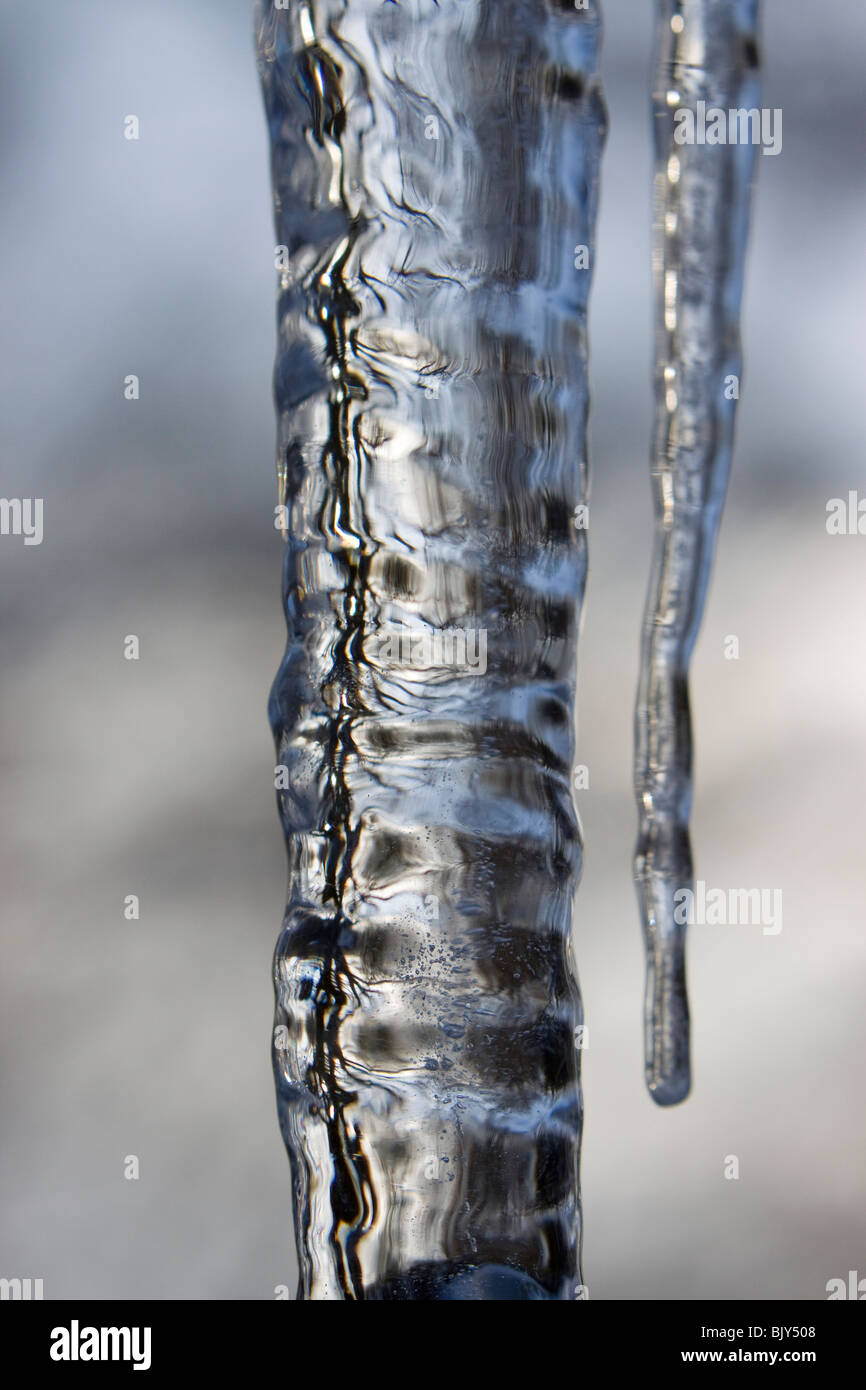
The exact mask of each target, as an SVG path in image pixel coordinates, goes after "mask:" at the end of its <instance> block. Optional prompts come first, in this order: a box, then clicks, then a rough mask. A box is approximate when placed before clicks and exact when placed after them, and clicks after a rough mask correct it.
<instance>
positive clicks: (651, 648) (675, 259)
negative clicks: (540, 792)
mask: <svg viewBox="0 0 866 1390" xmlns="http://www.w3.org/2000/svg"><path fill="white" fill-rule="evenodd" d="M757 8H758V6H757V0H659V5H658V28H657V51H656V65H655V74H654V82H653V114H654V139H655V154H656V172H655V195H654V204H653V220H654V246H653V276H654V281H655V298H656V331H655V344H656V364H655V386H656V401H657V411H656V430H655V441H654V448H653V463H652V478H653V492H654V503H655V516H656V523H655V544H654V553H653V564H652V574H651V578H650V586H649V595H648V600H647V609H646V618H645V622H644V634H643V644H642V657H641V676H640V688H639V692H638V703H637V717H636V751H635V790H636V794H637V800H638V811H639V833H638V845H637V856H636V876H637V884H638V895H639V898H640V904H641V912H642V919H643V924H644V933H645V940H646V951H647V989H646V1038H645V1053H646V1077H647V1085H648V1087H649V1089H650V1092H651V1094H652V1095H653V1097H654V1099H655V1100H657V1101H658V1102H659V1103H660V1104H662V1105H668V1104H672V1103H674V1102H676V1101H678V1100H682V1098H683V1097H684V1096H685V1095H686V1094H687V1092H688V1090H689V1085H690V1062H689V1012H688V1000H687V996H686V984H685V954H684V953H685V930H686V929H685V927H684V926H680V925H678V924H677V923H676V922H675V920H674V894H675V893H676V891H677V889H679V888H688V887H691V886H692V858H691V848H690V844H689V831H688V821H689V812H690V806H691V796H692V768H691V764H692V742H691V726H690V717H689V701H688V687H687V680H688V665H689V660H690V657H691V654H692V649H693V647H694V643H695V638H696V636H697V631H698V627H699V624H700V620H701V614H702V611H703V606H704V601H705V597H706V591H707V584H708V581H709V575H710V566H711V563H712V557H713V548H714V545H715V539H716V533H717V530H718V525H719V518H720V514H721V509H722V504H723V502H724V497H725V490H726V487H727V480H728V470H729V467H730V462H731V448H732V442H733V428H734V413H735V410H736V394H735V392H736V391H737V390H738V388H737V387H735V386H734V385H733V383H732V381H731V378H734V377H736V378H737V380H738V381H739V377H740V371H741V367H740V348H739V312H740V300H741V295H742V283H743V260H744V255H745V246H746V235H747V220H748V210H749V192H750V183H751V179H752V175H753V171H754V163H755V154H756V146H755V145H754V144H751V143H736V142H735V143H730V142H727V143H723V144H697V143H694V144H688V143H682V144H681V143H677V141H676V139H675V130H676V112H677V111H679V110H683V109H688V110H691V111H692V112H693V113H695V115H696V116H697V115H698V114H699V113H698V102H700V101H703V102H705V103H706V109H709V108H720V109H721V110H723V111H725V112H728V111H730V110H732V109H733V110H737V109H738V108H756V107H757V105H758V101H759V86H758V78H757V69H758V49H757V41H756V37H755V25H756V18H757ZM681 128H684V127H681ZM697 129H698V126H697V122H696V125H695V131H696V132H697Z"/></svg>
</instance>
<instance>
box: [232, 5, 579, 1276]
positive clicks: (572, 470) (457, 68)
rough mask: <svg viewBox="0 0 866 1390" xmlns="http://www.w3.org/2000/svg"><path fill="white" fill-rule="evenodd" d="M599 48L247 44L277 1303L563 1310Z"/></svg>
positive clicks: (385, 9) (419, 42)
mask: <svg viewBox="0 0 866 1390" xmlns="http://www.w3.org/2000/svg"><path fill="white" fill-rule="evenodd" d="M599 40H600V22H599V14H598V8H597V5H596V4H595V3H594V0H590V3H589V4H588V5H587V7H586V8H578V7H577V6H575V4H574V3H573V0H405V2H402V0H401V3H382V0H315V3H291V4H290V5H289V7H288V8H287V9H283V8H279V9H278V8H277V7H276V6H275V5H274V4H273V3H271V2H270V0H268V3H261V4H260V6H259V10H258V16H257V42H258V53H259V65H260V71H261V76H262V82H263V87H264V94H265V105H266V111H267V117H268V122H269V128H270V135H271V148H272V167H273V181H274V193H275V203H276V229H277V242H278V244H279V246H280V247H281V248H284V249H283V250H282V251H281V252H280V257H281V259H280V261H279V264H280V267H281V281H280V294H279V307H278V335H279V343H278V356H277V364H276V372H275V394H276V402H277V411H278V451H279V474H280V489H281V502H282V503H283V504H284V507H285V520H286V551H285V568H284V601H285V610H286V618H287V624H288V644H287V648H286V654H285V658H284V660H283V663H282V665H281V667H280V670H279V673H278V675H277V678H276V681H275V683H274V687H273V691H272V697H271V719H272V724H273V728H274V733H275V738H276V744H277V757H278V773H277V786H278V799H279V805H280V813H281V817H282V821H283V826H284V829H285V834H286V843H287V847H288V857H289V888H288V902H287V907H286V914H285V919H284V923H283V929H282V933H281V935H280V938H279V941H278V944H277V949H276V954H275V979H276V993H277V1012H276V1028H275V1035H274V1036H275V1046H274V1062H275V1072H276V1078H277V1090H278V1098H279V1107H280V1116H281V1124H282V1128H283V1133H284V1136H285V1139H286V1144H287V1147H288V1151H289V1155H290V1160H291V1167H292V1177H293V1194H294V1208H295V1223H296V1235H297V1243H298V1250H299V1257H300V1268H301V1277H300V1289H299V1297H301V1298H308V1299H365V1298H369V1299H431V1298H432V1299H468V1298H485V1299H497V1298H509V1299H515V1298H518V1299H523V1298H526V1299H569V1298H573V1297H575V1296H576V1295H577V1293H578V1288H579V1284H580V1267H579V1254H580V1209H579V1189H578V1160H579V1146H580V1132H581V1096H580V1078H579V1061H578V1056H579V1054H578V1051H577V1049H576V1045H575V1038H576V1032H577V1029H578V1028H579V1025H580V1017H581V1015H580V1003H579V997H578V993H577V986H576V982H575V981H574V979H573V976H572V974H571V971H570V967H569V963H568V951H567V944H568V936H569V931H570V926H571V913H572V898H573V894H574V890H575V887H576V884H577V881H578V877H579V872H580V864H581V838H580V829H579V824H578V820H577V815H576V812H575V807H574V803H573V797H572V785H571V784H572V765H573V754H574V697H575V681H576V642H577V632H578V625H579V619H580V609H581V602H582V597H583V590H584V581H585V573H586V532H585V503H586V420H587V408H588V400H587V342H586V308H587V296H588V292H589V282H590V276H591V270H592V263H593V255H594V244H593V232H594V223H595V210H596V201H597V182H598V165H599V159H600V154H601V147H602V143H603V137H604V108H603V103H602V98H601V94H600V90H599V85H598V79H597V57H598V47H599Z"/></svg>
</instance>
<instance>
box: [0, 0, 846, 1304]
mask: <svg viewBox="0 0 866 1390" xmlns="http://www.w3.org/2000/svg"><path fill="white" fill-rule="evenodd" d="M30 8H31V7H29V6H27V5H25V4H21V3H18V4H13V3H3V4H2V5H0V54H2V57H0V93H2V96H0V107H2V110H0V116H2V119H0V132H2V134H0V159H2V173H0V181H2V187H3V193H4V197H3V205H4V228H3V233H2V256H0V302H2V305H3V330H2V372H0V376H2V386H0V389H2V409H0V430H2V435H0V440H2V453H0V492H2V495H3V496H6V497H14V496H18V497H20V496H24V497H30V496H41V497H44V498H45V538H44V542H43V544H42V545H41V546H32V547H25V546H24V545H23V543H22V540H21V538H20V537H19V538H14V537H5V538H3V539H2V541H0V576H2V578H0V609H2V614H0V618H2V633H3V661H2V667H0V681H2V693H0V701H2V704H0V708H2V726H0V727H2V735H0V737H2V744H0V752H2V798H0V813H2V826H0V844H2V904H3V908H2V1035H3V1039H2V1041H3V1061H2V1094H0V1114H2V1134H3V1139H2V1146H0V1155H2V1157H0V1165H2V1166H0V1274H2V1275H3V1276H6V1277H14V1276H17V1277H22V1278H23V1277H33V1278H36V1277H41V1278H43V1279H44V1281H45V1296H46V1297H47V1298H60V1297H69V1296H84V1297H92V1298H109V1297H121V1298H137V1297H157V1298H192V1297H206V1298H251V1299H257V1298H265V1299H267V1298H272V1297H273V1296H274V1288H275V1286H276V1285H278V1284H284V1283H287V1284H289V1285H290V1287H291V1289H292V1291H294V1282H295V1269H294V1254H293V1250H292V1232H291V1222H290V1207H289V1185H288V1166H287V1162H286V1159H285V1155H284V1151H283V1148H282V1143H281V1140H280V1136H279V1133H278V1129H277V1123H276V1115H275V1105H274V1100H273V1088H272V1081H271V1070H270V1060H269V1040H270V1029H271V1008H272V1000H271V983H270V956H271V950H272V946H273V942H274V940H275V937H276V933H277V929H278V926H279V922H280V916H281V910H282V900H283V891H284V878H285V871H284V855H283V846H282V840H281V836H280V832H279V828H278V823H277V816H276V811H275V806H274V793H273V790H272V782H273V762H274V759H273V752H272V746H271V739H270V732H269V730H268V727H267V721H266V713H265V701H266V697H267V692H268V688H269V685H270V682H271V680H272V677H273V674H274V672H275V670H276V666H277V663H278V661H279V658H280V654H281V650H282V645H283V622H282V616H281V611H280V602H279V579H280V555H281V543H280V540H279V537H278V535H277V533H276V532H275V531H273V529H272V509H273V505H274V502H275V500H276V499H275V482H274V464H273V438H274V424H273V411H272V405H271V393H270V392H271V363H272V355H273V350H274V340H275V332H274V294H275V278H276V277H275V272H274V269H273V241H274V237H273V232H272V227H271V201H270V191H269V183H268V151H267V144H266V132H265V125H264V119H263V115H262V110H261V102H260V96H259V89H258V81H257V75H256V70H255V64H254V56H253V46H252V37H251V34H252V21H251V12H250V6H249V5H248V4H247V3H246V0H219V2H218V0H207V3H205V0H186V2H185V3H184V4H182V5H181V4H180V3H177V0H175V3H169V0H149V2H148V4H147V5H118V4H116V3H113V2H112V0H87V3H82V4H78V5H75V6H72V7H68V6H61V7H60V8H59V9H53V10H52V11H51V12H50V13H48V14H47V15H46V16H45V17H44V18H43V20H42V21H41V22H40V24H39V25H38V26H34V24H33V15H32V13H30ZM764 11H765V21H764V59H765V87H764V98H763V100H764V104H765V105H768V106H771V107H782V108H783V111H784V127H783V129H784V147H783V152H782V154H781V156H780V157H778V158H775V159H774V158H760V157H759V159H758V164H759V166H760V167H759V171H758V172H759V182H758V189H757V197H756V201H755V206H754V224H753V225H754V232H753V241H752V247H751V256H750V262H749V267H748V275H747V282H746V305H745V314H744V342H745V350H746V376H745V385H744V397H743V400H742V403H741V413H740V421H739V435H738V447H737V454H736V459H735V467H734V476H733V481H732V486H731V491H730V497H729V505H728V508H727V511H726V515H725V521H724V526H723V533H722V539H721V545H720V550H719V555H718V562H717V566H716V571H715V578H714V582H713V587H712V590H711V596H710V603H709V608H708V612H707V616H706V621H705V625H704V629H703V633H702V637H701V641H700V644H699V648H698V653H697V657H696V661H695V672H694V681H693V712H694V719H695V729H696V747H697V767H696V772H697V781H696V796H695V817H694V848H695V853H696V865H697V874H698V877H700V878H703V879H704V880H705V881H706V882H707V883H709V884H710V885H729V884H731V885H733V884H737V885H742V886H744V887H745V886H759V885H760V886H764V887H771V886H772V887H775V886H778V887H781V888H782V889H783V892H784V928H783V931H782V932H781V934H780V935H778V936H763V935H762V934H761V932H760V929H759V928H756V927H754V926H743V927H727V928H715V929H713V928H710V927H705V928H696V929H695V930H694V931H693V935H692V947H691V955H690V979H691V992H692V1005H693V1013H694V1068H695V1089H694V1094H693V1096H692V1098H691V1099H690V1100H689V1101H688V1102H687V1104H685V1105H684V1106H682V1107H681V1108H679V1109H676V1110H674V1111H667V1112H663V1111H659V1110H657V1109H656V1108H655V1107H654V1106H653V1105H652V1103H651V1102H650V1101H649V1099H648V1098H647V1096H646V1094H645V1093H644V1089H643V1076H642V1059H641V1009H642V988H643V984H642V976H643V953H642V945H641V941H640V934H639V928H638V919H637V912H636V906H635V898H634V891H633V888H632V883H631V876H630V875H631V854H632V845H633V839H634V829H635V816H634V810H633V804H632V792H631V774H630V759H631V741H632V706H633V699H634V691H635V683H636V676H637V650H638V631H639V623H640V617H641V613H642V608H643V602H644V590H645V584H646V576H647V567H648V558H649V544H650V534H651V532H650V525H651V506H650V491H649V484H648V448H649V436H650V428H651V402H650V385H649V383H650V357H651V344H650V286H649V272H648V264H649V205H650V178H651V166H650V125H649V119H648V95H647V94H648V62H649V53H650V43H651V6H650V5H649V4H645V3H637V0H608V3H607V6H606V16H607V26H606V41H605V49H604V73H605V79H606V86H607V94H608V101H609V106H610V112H611V133H610V137H609V143H608V149H607V155H606V159H605V163H604V170H603V186H602V210H601V225H600V235H599V256H598V269H597V274H596V281H595V288H594V295H593V301H592V320H591V326H592V375H593V380H594V407H593V419H592V446H593V447H592V473H593V492H592V527H591V539H590V544H591V576H590V589H589V597H588V603H587V607H586V614H585V620H584V629H583V638H582V646H581V682H582V683H581V693H580V727H579V748H580V753H579V760H580V761H582V762H584V763H586V764H587V765H588V766H589V768H590V789H589V790H588V791H586V792H584V793H582V795H581V800H580V806H581V815H582V818H583V822H584V831H585V835H586V841H587V851H586V853H587V860H586V871H585V875H584V881H583V885H582V887H581V890H580V893H579V895H578V900H577V914H576V934H575V954H576V959H577V962H578V967H579V973H580V981H581V986H582V991H583V996H584V1001H585V1007H586V1013H587V1022H588V1024H589V1038H590V1046H589V1049H588V1051H587V1052H586V1053H585V1054H584V1078H585V1094H586V1129H585V1141H584V1159H583V1187H584V1205H585V1219H586V1236H585V1277H586V1280H587V1282H588V1284H589V1288H590V1297H591V1298H601V1299H629V1298H640V1297H649V1298H656V1299H696V1298H732V1299H764V1298H776V1297H780V1298H788V1299H815V1298H823V1297H825V1296H826V1295H825V1285H826V1282H827V1280H828V1279H830V1278H832V1277H835V1276H842V1277H847V1272H848V1271H849V1270H850V1269H857V1270H859V1271H860V1272H861V1274H862V1275H866V1223H864V1188H866V1164H864V1161H863V1157H864V1138H866V1133H864V1131H866V1107H864V1059H866V1017H864V1014H866V1011H864V957H866V941H864V934H863V931H862V917H863V897H864V894H863V881H864V873H866V855H864V849H863V823H862V805H863V794H862V783H863V770H864V766H866V720H864V707H866V631H864V628H866V604H864V583H863V574H864V563H866V537H859V536H841V537H831V536H829V535H828V534H827V531H826V527H825V516H826V511H825V509H826V503H827V500H828V498H831V497H837V496H838V497H845V496H847V493H848V490H849V489H860V491H861V492H866V461H864V453H863V447H862V440H863V433H864V430H863V423H864V419H863V417H864V400H863V397H864V390H863V365H864V364H863V353H862V348H861V344H862V341H863V326H862V325H863V306H864V291H866V270H864V257H863V254H862V246H863V227H864V225H866V216H864V214H866V182H864V179H863V139H862V125H863V120H862V91H863V85H862V66H863V53H864V42H866V7H864V6H862V5H861V4H858V3H855V0H822V3H821V5H820V6H819V7H816V6H815V4H814V3H813V2H812V0H766V3H765V6H764ZM128 114H135V115H137V116H138V117H139V120H140V123H141V138H140V140H139V141H137V142H132V141H127V140H125V139H124V138H123V119H124V117H125V116H126V115H128ZM128 373H136V374H137V375H139V377H140V381H141V399H140V400H139V401H137V402H127V401H125V400H124V398H123V379H124V377H125V376H126V375H127V374H128ZM131 633H134V634H136V635H138V636H139V638H140V642H141V659H140V660H139V661H138V662H128V661H125V660H124V659H123V639H124V637H125V636H126V635H127V634H131ZM728 635H736V636H737V637H738V638H739V643H740V659H739V660H738V661H729V660H726V659H725V656H724V639H725V638H726V637H727V636H728ZM131 893H135V894H138V895H139V896H140V901H141V917H140V920H139V921H137V922H136V921H126V920H125V918H124V914H123V902H124V898H125V896H126V895H127V894H131ZM132 1154H134V1155H136V1156H137V1157H138V1159H139V1163H140V1178H139V1180H138V1181H127V1180H125V1178H124V1160H125V1157H126V1156H127V1155H132ZM728 1155H736V1156H737V1157H738V1159H739V1164H740V1177H739V1180H737V1181H728V1180H726V1179H725V1176H724V1165H725V1160H726V1156H728Z"/></svg>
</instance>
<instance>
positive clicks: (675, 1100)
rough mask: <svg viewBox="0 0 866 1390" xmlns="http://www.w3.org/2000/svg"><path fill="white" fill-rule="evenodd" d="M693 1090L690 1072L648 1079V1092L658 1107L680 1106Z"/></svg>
mask: <svg viewBox="0 0 866 1390" xmlns="http://www.w3.org/2000/svg"><path fill="white" fill-rule="evenodd" d="M691 1089H692V1078H691V1075H690V1074H689V1072H688V1071H679V1072H675V1073H674V1074H673V1076H656V1077H651V1076H648V1077H647V1090H648V1091H649V1093H650V1095H651V1096H652V1098H653V1100H654V1101H655V1103H656V1105H679V1104H680V1102H681V1101H684V1100H685V1098H686V1096H687V1095H688V1094H689V1091H690V1090H691Z"/></svg>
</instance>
